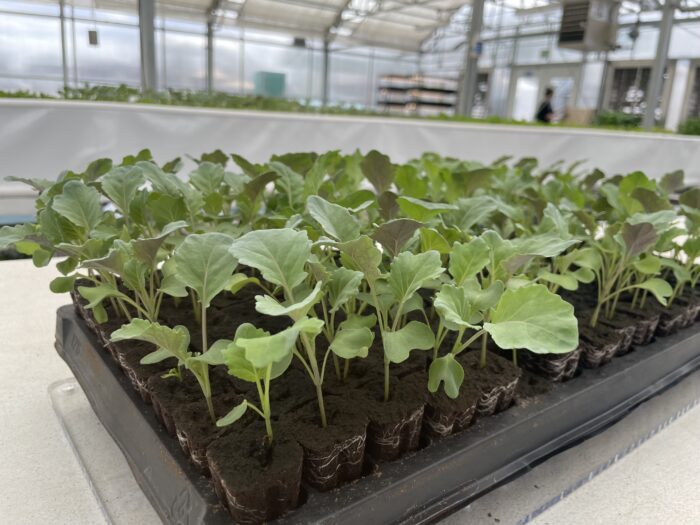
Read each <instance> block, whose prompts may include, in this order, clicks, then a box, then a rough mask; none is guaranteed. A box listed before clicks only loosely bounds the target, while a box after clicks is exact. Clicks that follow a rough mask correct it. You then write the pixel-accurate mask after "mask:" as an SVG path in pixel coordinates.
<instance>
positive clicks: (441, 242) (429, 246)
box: [420, 228, 452, 255]
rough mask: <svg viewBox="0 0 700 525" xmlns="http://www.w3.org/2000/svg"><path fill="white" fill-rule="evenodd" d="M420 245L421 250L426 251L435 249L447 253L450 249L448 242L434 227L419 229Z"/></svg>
mask: <svg viewBox="0 0 700 525" xmlns="http://www.w3.org/2000/svg"><path fill="white" fill-rule="evenodd" d="M420 246H421V251H423V252H427V251H430V250H435V251H436V252H438V253H441V254H443V255H445V254H448V253H450V252H451V251H452V247H451V246H450V243H449V242H447V239H445V238H444V237H443V236H442V234H441V233H440V232H439V231H437V230H436V229H434V228H421V229H420Z"/></svg>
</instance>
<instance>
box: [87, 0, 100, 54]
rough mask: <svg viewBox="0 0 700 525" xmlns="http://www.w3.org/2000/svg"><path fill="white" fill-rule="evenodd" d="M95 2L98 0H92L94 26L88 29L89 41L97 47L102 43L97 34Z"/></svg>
mask: <svg viewBox="0 0 700 525" xmlns="http://www.w3.org/2000/svg"><path fill="white" fill-rule="evenodd" d="M95 2H96V0H92V24H93V26H92V29H89V30H88V43H89V44H90V45H91V46H95V47H97V46H99V45H100V41H99V38H98V36H97V18H96V15H95Z"/></svg>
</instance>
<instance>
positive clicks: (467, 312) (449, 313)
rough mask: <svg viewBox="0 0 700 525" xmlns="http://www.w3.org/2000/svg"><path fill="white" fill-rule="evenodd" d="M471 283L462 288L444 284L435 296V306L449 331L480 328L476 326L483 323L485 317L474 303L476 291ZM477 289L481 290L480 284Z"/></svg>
mask: <svg viewBox="0 0 700 525" xmlns="http://www.w3.org/2000/svg"><path fill="white" fill-rule="evenodd" d="M471 283H472V282H471V281H470V282H467V283H465V284H464V285H462V286H455V285H453V284H443V285H442V288H440V291H439V292H438V293H437V294H435V300H434V301H433V305H434V306H435V310H437V312H438V313H439V314H440V317H441V318H442V320H443V322H444V323H445V326H446V327H447V328H448V329H449V330H459V329H461V328H475V329H478V328H479V327H478V326H476V325H477V323H479V322H481V320H482V319H483V315H482V312H481V310H480V309H479V308H478V305H476V304H475V303H474V298H475V297H474V296H475V293H474V292H475V290H474V288H473V285H472V284H471ZM476 287H477V288H479V284H478V283H476Z"/></svg>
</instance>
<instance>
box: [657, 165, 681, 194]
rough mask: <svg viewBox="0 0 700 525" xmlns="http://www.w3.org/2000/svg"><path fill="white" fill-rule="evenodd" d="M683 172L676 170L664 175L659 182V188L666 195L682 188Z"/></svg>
mask: <svg viewBox="0 0 700 525" xmlns="http://www.w3.org/2000/svg"><path fill="white" fill-rule="evenodd" d="M684 176H685V174H684V173H683V170H676V171H672V172H670V173H666V174H665V175H664V176H663V177H661V180H660V181H659V187H660V188H661V189H662V190H664V192H666V193H673V192H674V191H678V190H680V189H681V188H682V187H683V177H684Z"/></svg>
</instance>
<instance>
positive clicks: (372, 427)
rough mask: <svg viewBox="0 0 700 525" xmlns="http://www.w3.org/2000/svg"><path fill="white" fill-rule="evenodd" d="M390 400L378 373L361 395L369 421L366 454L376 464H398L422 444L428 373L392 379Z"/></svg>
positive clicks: (382, 379) (381, 375)
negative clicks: (386, 462)
mask: <svg viewBox="0 0 700 525" xmlns="http://www.w3.org/2000/svg"><path fill="white" fill-rule="evenodd" d="M391 379H392V381H390V397H389V400H388V401H384V375H383V373H382V374H380V373H376V374H374V377H373V379H372V380H371V381H369V382H368V383H367V384H366V385H365V386H364V388H363V389H362V390H361V391H358V393H359V394H360V398H359V399H361V400H362V401H361V402H362V403H363V404H364V410H365V412H366V414H367V415H368V417H369V425H368V426H367V444H366V451H367V455H368V456H369V459H370V461H371V462H372V463H373V464H376V463H380V462H384V461H394V460H396V459H398V458H399V457H401V456H402V455H403V454H405V453H407V452H412V451H414V450H416V449H417V448H418V445H419V444H420V431H421V426H422V423H423V411H424V410H425V403H426V401H427V397H428V389H427V388H426V386H425V385H426V384H427V380H428V378H427V375H426V374H425V372H420V373H415V374H412V375H407V376H404V377H403V378H400V379H399V378H398V377H396V376H393V377H391Z"/></svg>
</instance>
